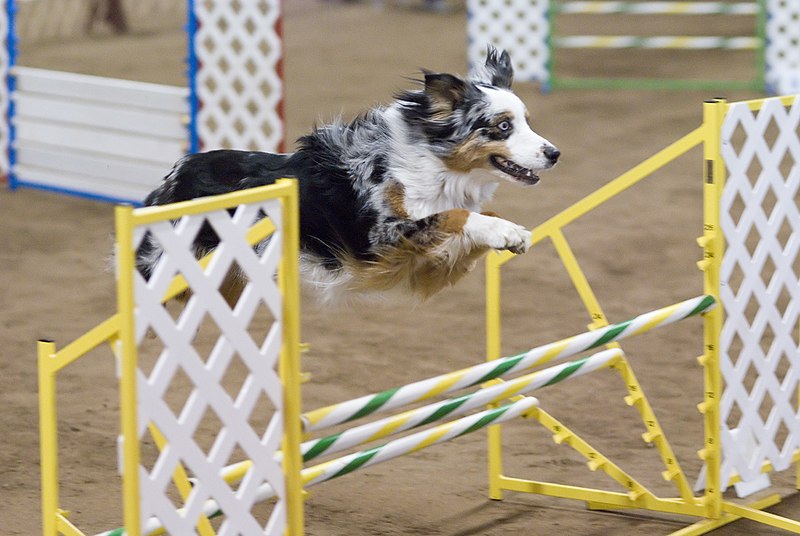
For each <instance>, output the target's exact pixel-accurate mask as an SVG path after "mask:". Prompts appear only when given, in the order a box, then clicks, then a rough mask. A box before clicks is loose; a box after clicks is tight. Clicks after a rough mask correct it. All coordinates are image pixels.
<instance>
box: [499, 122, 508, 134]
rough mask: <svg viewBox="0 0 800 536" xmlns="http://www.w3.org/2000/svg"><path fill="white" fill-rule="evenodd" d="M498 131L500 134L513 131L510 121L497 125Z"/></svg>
mask: <svg viewBox="0 0 800 536" xmlns="http://www.w3.org/2000/svg"><path fill="white" fill-rule="evenodd" d="M497 129H498V130H500V132H506V131H508V130H510V129H511V123H509V122H508V121H501V122H499V123H498V124H497Z"/></svg>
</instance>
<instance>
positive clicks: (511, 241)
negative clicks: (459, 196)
mask: <svg viewBox="0 0 800 536" xmlns="http://www.w3.org/2000/svg"><path fill="white" fill-rule="evenodd" d="M464 232H465V233H466V234H467V236H468V237H469V238H470V239H471V240H472V241H473V242H474V243H475V244H476V245H479V246H485V247H490V248H492V249H507V250H509V251H511V252H512V253H517V254H521V253H525V252H526V251H528V248H529V247H530V245H531V233H530V231H528V230H527V229H526V228H525V227H523V226H522V225H517V224H516V223H512V222H510V221H508V220H504V219H502V218H496V217H493V216H486V215H483V214H474V213H473V214H470V215H469V218H468V219H467V223H466V225H465V226H464Z"/></svg>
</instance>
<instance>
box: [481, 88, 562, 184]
mask: <svg viewBox="0 0 800 536" xmlns="http://www.w3.org/2000/svg"><path fill="white" fill-rule="evenodd" d="M479 87H480V86H479ZM480 90H481V91H483V92H484V93H485V94H486V96H487V97H488V101H489V112H491V113H492V114H495V115H500V114H508V113H511V115H512V116H513V120H512V123H513V127H514V130H513V131H512V133H511V135H510V136H509V137H508V139H507V140H506V141H505V143H506V147H507V148H508V151H509V154H510V156H511V159H512V160H513V161H514V162H516V163H517V164H519V165H520V166H523V167H526V168H529V169H532V170H534V171H536V170H542V169H548V168H550V167H552V166H553V162H551V161H550V159H548V158H547V156H546V155H545V149H547V148H554V146H553V144H552V143H550V142H549V141H547V140H546V139H544V138H543V137H541V136H539V135H538V134H537V133H535V132H534V131H533V130H531V127H530V125H528V121H527V119H526V115H527V114H526V111H527V110H526V108H525V105H524V104H523V103H522V101H521V100H520V99H519V97H517V96H516V95H514V94H513V93H511V92H510V91H506V90H504V89H495V88H488V87H480Z"/></svg>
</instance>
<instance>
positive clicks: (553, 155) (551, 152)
mask: <svg viewBox="0 0 800 536" xmlns="http://www.w3.org/2000/svg"><path fill="white" fill-rule="evenodd" d="M544 156H545V157H546V158H547V159H548V160H549V161H550V162H551V163H553V164H555V163H556V162H558V157H559V156H561V151H559V150H558V149H556V148H555V147H553V146H552V145H548V146H547V147H545V148H544Z"/></svg>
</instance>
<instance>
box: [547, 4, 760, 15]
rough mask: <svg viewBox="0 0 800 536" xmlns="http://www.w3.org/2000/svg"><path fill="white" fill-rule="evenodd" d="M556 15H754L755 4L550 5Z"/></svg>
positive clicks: (755, 12)
mask: <svg viewBox="0 0 800 536" xmlns="http://www.w3.org/2000/svg"><path fill="white" fill-rule="evenodd" d="M553 9H555V10H556V12H557V13H569V14H579V13H583V14H607V13H622V14H628V15H714V14H724V15H756V14H757V13H758V4H756V3H741V2H737V3H730V2H700V1H696V2H602V1H597V2H592V1H586V2H554V3H553Z"/></svg>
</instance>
